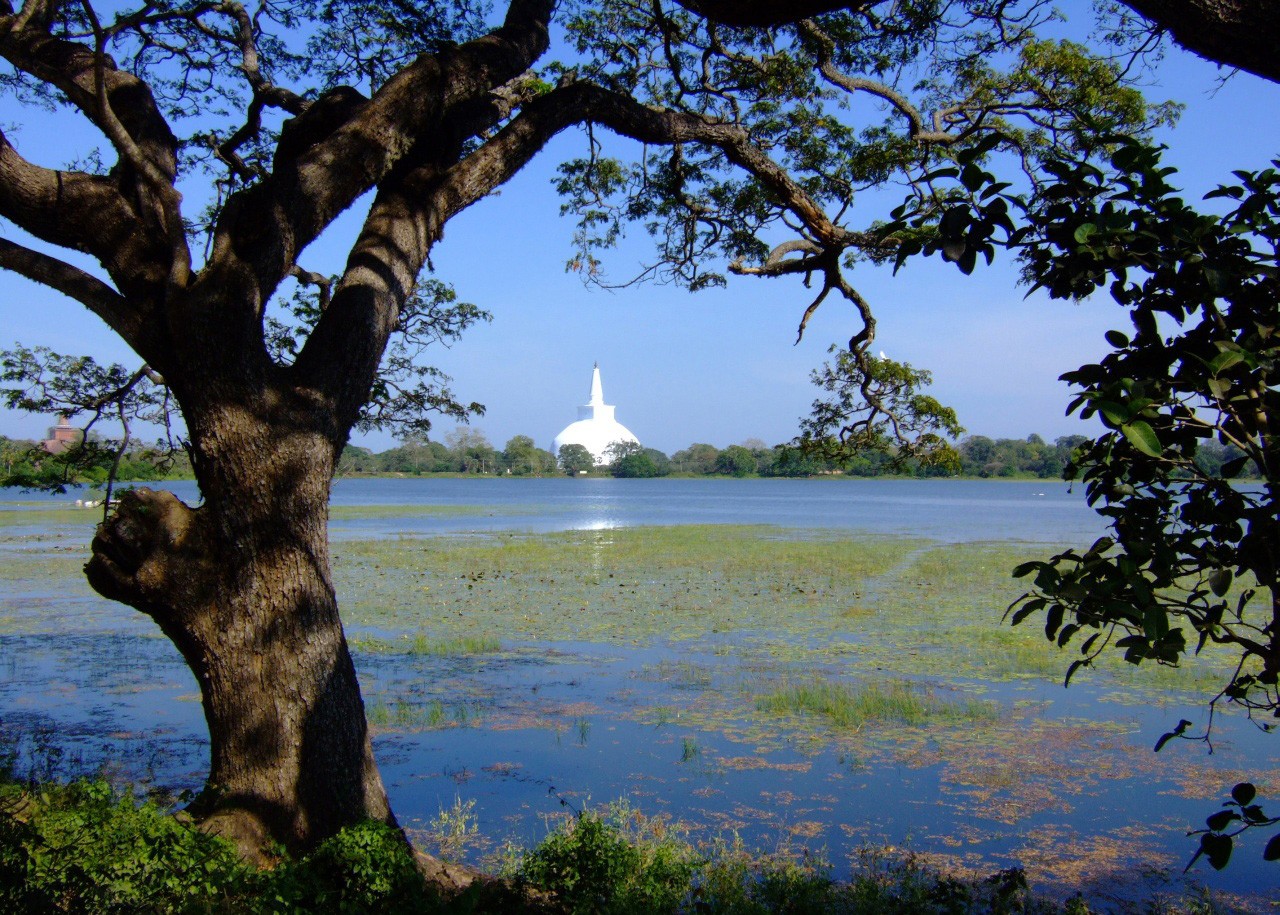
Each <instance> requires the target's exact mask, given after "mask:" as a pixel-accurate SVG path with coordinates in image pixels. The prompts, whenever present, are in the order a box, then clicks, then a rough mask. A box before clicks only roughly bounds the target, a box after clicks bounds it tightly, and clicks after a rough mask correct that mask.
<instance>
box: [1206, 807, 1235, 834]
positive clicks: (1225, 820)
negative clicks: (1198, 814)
mask: <svg viewBox="0 0 1280 915" xmlns="http://www.w3.org/2000/svg"><path fill="white" fill-rule="evenodd" d="M1238 819H1240V814H1238V813H1236V812H1235V811H1234V810H1219V811H1218V812H1217V813H1214V814H1210V816H1209V817H1207V818H1206V819H1205V821H1204V822H1205V825H1206V826H1208V827H1209V828H1210V829H1212V830H1213V831H1214V832H1222V830H1224V829H1226V828H1227V827H1228V826H1230V825H1231V824H1232V823H1234V822H1235V821H1236V820H1238Z"/></svg>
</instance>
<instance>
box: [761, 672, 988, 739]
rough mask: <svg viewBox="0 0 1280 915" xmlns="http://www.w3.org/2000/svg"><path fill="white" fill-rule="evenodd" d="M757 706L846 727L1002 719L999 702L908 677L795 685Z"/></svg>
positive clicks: (770, 696)
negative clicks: (950, 695) (942, 690)
mask: <svg viewBox="0 0 1280 915" xmlns="http://www.w3.org/2000/svg"><path fill="white" fill-rule="evenodd" d="M756 708H757V709H758V710H760V711H762V712H768V713H770V714H775V715H779V714H791V715H804V714H807V715H820V716H822V717H823V718H825V719H826V720H827V721H828V722H829V723H830V724H831V725H832V726H833V727H835V728H840V729H857V728H860V727H862V726H863V725H866V724H872V723H886V722H889V723H898V724H905V725H911V726H924V725H928V724H932V723H936V722H945V723H957V722H986V721H994V720H995V719H996V718H997V717H999V711H998V707H997V706H996V704H995V703H993V702H986V701H980V700H975V699H956V700H951V699H945V698H943V697H941V696H939V695H938V694H937V691H936V690H935V689H934V688H933V687H931V686H929V685H926V684H920V683H913V682H911V681H907V680H891V681H889V682H887V683H883V684H880V683H865V684H861V685H854V684H849V683H841V682H838V681H832V680H812V681H809V682H805V683H790V684H787V685H785V686H783V687H782V688H781V689H778V690H776V691H774V692H772V693H769V694H768V695H765V696H761V697H760V698H758V699H757V700H756Z"/></svg>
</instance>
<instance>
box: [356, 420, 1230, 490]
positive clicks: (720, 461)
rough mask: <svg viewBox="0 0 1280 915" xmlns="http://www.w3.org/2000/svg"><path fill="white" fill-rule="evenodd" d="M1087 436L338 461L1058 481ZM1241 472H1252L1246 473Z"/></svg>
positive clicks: (510, 451) (528, 448)
mask: <svg viewBox="0 0 1280 915" xmlns="http://www.w3.org/2000/svg"><path fill="white" fill-rule="evenodd" d="M1087 441H1088V439H1087V438H1086V437H1085V436H1083V435H1067V436H1062V437H1060V438H1057V439H1055V440H1054V441H1053V442H1052V443H1050V442H1046V441H1045V440H1044V439H1043V438H1042V437H1041V436H1039V435H1034V434H1033V435H1029V436H1027V437H1026V438H989V437H987V436H985V435H973V436H969V437H967V438H965V439H963V440H962V441H961V442H960V443H959V444H958V445H957V446H956V451H957V453H958V455H959V459H960V464H959V468H958V469H954V468H947V467H942V466H937V465H925V464H919V463H908V465H907V466H906V467H905V468H895V467H894V466H893V464H892V459H891V455H890V454H888V453H882V452H876V451H868V452H864V453H861V454H856V455H853V456H850V457H846V458H844V459H839V460H837V459H825V458H823V457H821V456H819V455H815V454H811V453H808V452H806V451H805V450H804V449H801V448H798V447H796V446H795V445H792V444H783V445H773V446H770V445H767V444H766V443H765V442H763V441H761V440H760V439H747V440H746V441H744V442H742V443H741V444H737V445H729V446H728V447H725V448H717V447H716V446H715V445H710V444H707V443H705V442H695V443H693V444H691V445H689V446H688V447H687V448H682V449H680V450H679V451H676V452H675V453H674V454H670V455H668V454H665V453H664V452H662V451H659V450H658V449H656V448H645V447H643V446H641V445H637V444H635V443H633V442H618V443H616V444H615V445H614V446H612V447H611V449H610V452H609V455H608V461H607V463H605V464H603V465H599V466H597V465H596V464H595V461H594V460H593V459H592V457H591V453H590V452H589V451H587V450H586V449H585V448H583V447H582V446H580V445H566V446H564V447H563V448H562V449H561V453H560V454H559V455H554V454H552V453H551V452H550V451H548V450H546V449H544V448H539V447H538V446H537V445H535V444H534V441H533V439H532V438H531V437H530V436H527V435H516V436H514V437H512V438H511V439H510V440H509V441H508V442H507V444H506V446H505V447H503V448H502V449H498V448H496V447H495V446H494V445H493V444H491V443H490V442H489V440H488V438H487V437H486V436H485V434H484V433H483V432H481V431H479V430H477V429H469V428H459V429H456V430H454V431H453V432H451V433H449V434H448V435H447V436H446V437H445V440H444V441H443V442H440V441H428V440H426V439H425V438H411V439H408V440H406V441H404V442H403V443H401V444H400V445H398V446H397V447H395V448H392V449H390V450H388V451H383V452H380V453H375V452H373V451H372V450H370V449H368V448H362V447H359V446H355V445H348V446H347V448H346V450H345V451H344V452H343V455H342V460H341V462H340V463H339V466H338V472H339V473H341V474H381V473H402V474H429V473H475V474H503V475H511V476H555V475H558V474H569V475H571V476H572V475H576V474H579V473H589V472H595V473H606V474H611V475H612V476H615V477H626V478H643V477H665V476H670V475H672V474H675V475H679V476H732V477H749V476H760V477H811V476H837V475H844V476H852V477H880V476H895V475H907V476H914V477H921V478H923V477H941V476H962V477H980V478H992V479H994V478H1004V479H1008V478H1029V477H1030V478H1036V479H1042V480H1056V479H1061V478H1062V474H1063V470H1064V469H1065V468H1066V466H1067V463H1068V462H1069V461H1070V460H1071V454H1072V452H1073V451H1074V450H1075V449H1076V448H1077V447H1079V446H1080V445H1082V444H1084V443H1085V442H1087ZM1237 452H1238V449H1235V448H1233V447H1232V446H1230V445H1222V444H1220V443H1218V442H1216V441H1213V440H1209V441H1205V442H1203V443H1202V444H1201V446H1200V449H1199V452H1198V454H1197V457H1196V460H1197V462H1198V463H1199V464H1200V466H1201V467H1202V468H1204V470H1205V472H1206V473H1209V474H1211V475H1217V474H1219V473H1220V471H1221V468H1222V466H1223V465H1224V464H1229V463H1230V462H1231V461H1233V460H1234V459H1236V458H1238V457H1239V456H1240V455H1239V454H1238V453H1237ZM1244 475H1246V476H1252V475H1253V474H1251V473H1249V472H1248V471H1247V470H1246V472H1245V474H1244Z"/></svg>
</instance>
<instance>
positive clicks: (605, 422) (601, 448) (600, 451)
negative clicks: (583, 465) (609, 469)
mask: <svg viewBox="0 0 1280 915" xmlns="http://www.w3.org/2000/svg"><path fill="white" fill-rule="evenodd" d="M613 411H614V408H613V407H611V406H610V405H609V404H607V403H605V402H604V389H603V388H602V387H601V386H600V363H598V362H597V363H596V364H595V368H594V369H592V371H591V400H589V401H588V402H587V403H585V404H583V405H582V406H580V407H578V421H577V422H576V423H570V424H569V425H567V426H565V428H564V431H562V432H561V433H560V434H559V435H557V436H556V437H555V441H553V442H552V443H551V453H552V454H554V455H557V456H558V455H559V454H560V446H562V445H582V446H583V447H584V448H586V449H587V450H588V451H590V452H591V456H592V457H594V458H595V459H596V463H597V464H604V463H606V462H607V461H608V460H609V455H608V454H606V450H607V449H608V447H609V446H610V445H612V444H613V443H614V442H635V443H636V444H637V445H638V444H640V440H639V439H637V438H636V437H635V436H634V435H632V434H631V430H630V429H628V428H627V427H626V426H624V425H622V423H620V422H618V421H617V420H616V419H614V418H613Z"/></svg>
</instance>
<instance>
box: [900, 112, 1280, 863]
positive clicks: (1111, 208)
mask: <svg viewBox="0 0 1280 915" xmlns="http://www.w3.org/2000/svg"><path fill="white" fill-rule="evenodd" d="M1100 139H1103V140H1105V142H1106V144H1107V147H1106V148H1107V149H1108V151H1109V156H1108V162H1107V164H1106V165H1098V164H1094V163H1092V162H1089V161H1081V160H1074V159H1070V158H1067V157H1065V156H1059V157H1056V158H1050V159H1048V160H1046V161H1045V162H1044V163H1043V167H1044V169H1045V171H1046V172H1047V173H1048V174H1049V175H1050V176H1051V179H1050V180H1047V181H1046V182H1045V183H1044V184H1042V185H1041V186H1040V187H1039V188H1038V190H1037V194H1036V196H1035V197H1034V198H1033V199H1032V200H1031V201H1030V202H1028V201H1025V200H1022V199H1020V198H1016V197H1013V196H1009V195H1007V194H1006V193H1005V187H1006V186H1004V185H999V184H997V183H996V182H995V180H994V178H993V177H991V176H990V175H988V174H982V175H978V176H977V177H976V179H975V181H973V182H965V181H964V175H963V172H961V173H960V174H959V179H960V180H961V182H962V183H964V185H965V190H966V191H967V192H968V193H969V194H970V195H971V197H970V199H969V200H968V201H967V202H966V203H964V204H957V206H959V207H962V208H963V209H964V211H965V215H964V217H963V219H964V220H967V221H973V220H981V219H985V218H987V217H988V216H990V213H991V210H992V208H993V207H997V208H998V210H999V214H1003V216H1004V217H1006V218H1002V219H1001V220H996V222H995V223H993V225H994V226H995V227H996V228H998V229H999V230H1000V232H1002V233H1003V237H1002V239H1001V241H1000V244H1003V245H1007V246H1008V247H1010V248H1012V249H1014V250H1017V251H1018V253H1019V256H1020V257H1021V259H1022V261H1023V263H1024V278H1025V280H1026V281H1027V282H1028V283H1029V284H1031V285H1032V286H1033V288H1043V289H1046V290H1047V291H1048V293H1049V295H1050V296H1051V297H1053V298H1055V299H1078V298H1081V297H1084V296H1088V295H1091V294H1094V293H1095V292H1101V291H1103V290H1105V291H1106V292H1107V293H1109V294H1110V296H1111V298H1112V299H1113V300H1114V301H1115V303H1116V304H1117V305H1119V306H1120V307H1121V308H1123V309H1124V310H1125V311H1126V312H1127V316H1128V319H1129V324H1130V329H1129V330H1128V331H1121V330H1112V331H1109V332H1108V333H1107V334H1106V342H1107V344H1108V346H1109V347H1110V352H1108V353H1107V354H1106V355H1105V356H1104V357H1103V358H1102V359H1101V360H1099V361H1098V362H1097V363H1095V364H1090V365H1084V366H1081V367H1080V368H1079V369H1077V370H1075V371H1072V372H1068V373H1067V374H1065V375H1063V376H1062V377H1063V380H1065V381H1068V382H1070V383H1071V384H1072V386H1073V387H1074V389H1075V391H1076V395H1075V398H1074V400H1072V402H1071V404H1070V406H1069V407H1068V412H1073V413H1078V414H1079V415H1080V416H1081V418H1084V419H1089V418H1097V419H1098V420H1099V421H1100V422H1101V423H1102V425H1103V426H1104V427H1105V430H1106V431H1105V432H1104V433H1103V434H1102V435H1100V436H1098V437H1096V438H1094V439H1091V440H1084V441H1081V442H1080V443H1079V444H1078V445H1077V446H1076V447H1075V448H1074V450H1073V451H1072V454H1071V457H1070V460H1069V461H1068V462H1067V464H1066V467H1065V468H1064V475H1065V476H1066V478H1067V479H1069V480H1080V481H1083V483H1084V485H1085V492H1086V496H1087V499H1088V502H1089V504H1090V505H1091V506H1094V507H1095V508H1096V510H1097V511H1098V513H1099V514H1100V515H1102V516H1104V517H1105V518H1107V519H1108V521H1109V524H1110V528H1111V530H1110V535H1109V536H1107V537H1103V538H1101V539H1099V540H1098V541H1097V542H1096V543H1094V544H1093V545H1092V546H1091V547H1090V548H1088V549H1087V550H1067V551H1065V552H1062V553H1059V554H1058V555H1056V556H1053V557H1051V558H1050V559H1048V560H1043V561H1041V560H1036V561H1031V562H1026V563H1023V564H1022V565H1020V566H1019V567H1018V568H1017V569H1015V570H1014V575H1015V576H1016V577H1019V578H1026V579H1028V580H1029V581H1030V582H1031V589H1030V590H1029V591H1028V592H1027V593H1026V594H1025V595H1023V596H1022V597H1021V598H1020V599H1019V600H1017V601H1015V602H1014V603H1013V605H1011V606H1010V607H1009V611H1008V618H1009V620H1010V622H1011V623H1012V624H1014V625H1017V624H1019V623H1021V622H1023V621H1024V620H1027V619H1029V618H1031V617H1032V616H1039V615H1040V614H1043V621H1044V633H1045V636H1046V637H1047V638H1048V639H1049V640H1051V641H1053V642H1055V643H1056V644H1057V645H1058V646H1059V647H1063V648H1065V647H1067V646H1068V645H1074V646H1078V650H1079V656H1078V657H1077V659H1076V660H1075V661H1073V662H1072V663H1071V664H1070V666H1069V667H1068V668H1067V673H1066V679H1067V681H1068V682H1069V681H1070V680H1071V677H1072V675H1074V674H1075V673H1076V672H1077V671H1078V670H1079V669H1080V668H1082V667H1088V666H1089V665H1090V664H1092V663H1093V661H1094V660H1095V659H1096V658H1097V657H1098V656H1099V655H1101V654H1102V653H1103V652H1104V651H1107V650H1109V649H1110V650H1115V651H1119V652H1121V653H1122V654H1123V656H1124V658H1125V660H1127V661H1129V662H1130V663H1132V664H1135V665H1137V664H1142V663H1144V662H1146V663H1155V664H1168V665H1175V664H1178V663H1179V661H1180V660H1181V659H1182V658H1183V657H1184V656H1185V655H1186V654H1187V653H1189V652H1197V653H1198V652H1199V651H1200V650H1202V649H1203V648H1204V647H1205V646H1206V645H1207V644H1210V643H1214V644H1216V645H1217V646H1220V648H1221V649H1222V650H1225V651H1230V652H1233V653H1234V654H1235V656H1236V658H1237V659H1238V661H1237V664H1236V665H1235V667H1234V670H1233V673H1232V674H1231V675H1230V677H1229V678H1228V680H1227V682H1226V683H1225V684H1224V685H1223V687H1222V689H1221V691H1220V692H1218V693H1217V695H1215V696H1213V697H1212V698H1211V700H1210V705H1211V706H1213V705H1215V704H1216V703H1218V702H1219V701H1220V700H1226V701H1227V702H1231V703H1235V704H1237V705H1239V706H1243V707H1244V708H1245V709H1246V710H1247V711H1248V713H1249V714H1250V715H1251V716H1254V717H1255V720H1257V721H1258V722H1259V724H1260V725H1261V726H1262V727H1263V728H1265V729H1271V728H1272V727H1274V721H1275V719H1276V718H1277V717H1280V517H1278V516H1280V503H1278V502H1277V500H1278V499H1280V436H1278V435H1277V423H1278V422H1280V390H1278V389H1277V380H1276V367H1277V361H1278V360H1280V336H1277V333H1276V330H1277V325H1278V324H1280V320H1278V319H1280V305H1278V303H1280V261H1278V260H1277V251H1280V170H1278V169H1277V168H1269V169H1265V170H1263V171H1260V172H1256V173H1255V172H1245V171H1237V172H1235V173H1234V175H1235V177H1236V179H1237V181H1238V182H1239V183H1238V184H1234V185H1230V186H1226V187H1220V188H1218V189H1217V190H1215V191H1213V192H1211V193H1210V194H1208V195H1207V198H1206V199H1213V200H1220V201H1223V202H1225V204H1226V205H1227V207H1228V211H1227V212H1226V213H1225V214H1224V215H1218V214H1214V213H1207V212H1201V211H1199V210H1198V209H1196V208H1194V207H1192V206H1191V205H1189V204H1188V203H1187V202H1186V201H1184V200H1183V199H1182V197H1181V196H1180V195H1179V192H1178V190H1177V189H1176V188H1175V187H1174V186H1173V185H1172V184H1171V183H1170V180H1171V177H1172V175H1173V173H1174V170H1173V169H1172V168H1169V167H1166V166H1164V165H1163V164H1162V162H1161V150H1160V149H1158V148H1153V147H1151V146H1149V145H1145V144H1144V143H1142V142H1140V141H1138V140H1134V139H1131V138H1129V137H1125V136H1117V135H1109V136H1104V137H1101V138H1100ZM1273 164H1276V163H1273ZM953 171H954V170H953ZM952 177H956V176H955V175H953V176H952ZM1215 205H1217V206H1220V205H1221V204H1215ZM1013 210H1017V211H1019V213H1020V218H1021V219H1022V224H1021V225H1019V226H1017V227H1014V225H1013V223H1012V221H1011V220H1010V219H1008V218H1007V215H1008V214H1009V213H1010V212H1012V211H1013ZM908 211H912V204H911V202H909V203H908V204H907V205H904V208H903V209H901V210H900V211H899V213H898V214H897V215H898V216H899V217H902V216H904V215H905V214H906V213H907V212H908ZM914 212H916V213H917V214H920V213H921V210H920V209H919V208H917V209H915V210H914ZM984 214H986V215H984ZM948 215H950V213H948ZM958 218H959V217H953V218H952V221H953V222H954V221H955V220H956V219H958ZM927 223H928V218H927V216H922V215H916V216H915V217H914V218H913V219H910V220H904V221H902V222H900V223H898V224H897V226H895V229H902V228H903V227H904V226H909V227H911V228H912V229H913V230H918V231H919V232H920V233H921V234H920V237H927V238H929V239H930V240H929V241H927V242H925V243H923V244H916V243H914V242H913V243H912V244H911V245H909V246H904V248H903V249H902V250H901V252H900V258H899V262H900V263H901V261H902V260H903V259H905V258H906V257H909V256H910V255H911V254H912V253H915V252H920V251H923V252H924V253H930V252H932V251H939V250H941V252H942V253H943V255H944V257H946V258H947V259H949V260H950V259H952V258H951V257H949V256H948V255H947V251H946V249H945V246H943V245H942V244H941V243H940V242H939V241H938V239H940V238H941V237H942V236H944V235H946V231H947V229H946V217H945V216H944V217H943V220H942V222H941V223H940V224H939V225H938V226H936V227H934V228H933V229H932V230H929V229H928V228H927ZM931 231H932V234H930V232H931ZM995 238H996V233H995V230H994V229H993V230H992V231H991V233H988V234H987V235H985V236H984V238H983V244H988V245H990V244H994V243H995V242H994V239H995ZM965 245H967V246H968V247H967V248H966V250H971V249H972V247H973V246H972V242H971V241H966V242H965ZM984 253H989V252H987V251H986V249H984ZM961 266H962V267H963V266H964V264H961ZM1246 470H1247V471H1248V472H1252V473H1257V474H1258V476H1260V477H1261V485H1258V486H1243V487H1242V486H1236V485H1233V484H1232V480H1233V479H1234V478H1236V477H1238V476H1239V475H1240V474H1242V473H1244V472H1246ZM1211 720H1212V719H1211ZM1187 726H1188V725H1187V723H1186V722H1180V723H1179V725H1178V726H1177V727H1176V728H1174V729H1173V730H1172V731H1171V732H1169V733H1168V734H1166V735H1165V736H1164V737H1162V738H1161V739H1160V741H1159V742H1158V743H1157V745H1156V749H1157V750H1159V749H1160V748H1161V747H1162V746H1164V745H1165V743H1167V742H1168V741H1169V740H1171V739H1173V738H1175V737H1178V738H1186V739H1198V740H1205V741H1208V740H1209V738H1210V736H1211V735H1210V733H1209V732H1207V731H1206V732H1205V733H1203V734H1188V733H1186V730H1187ZM1233 803H1235V806H1236V807H1237V808H1240V811H1239V812H1238V815H1235V818H1234V819H1233V818H1232V816H1233V815H1232V814H1231V812H1230V811H1226V812H1219V813H1217V814H1215V815H1214V816H1213V817H1210V818H1209V822H1208V826H1209V828H1208V829H1207V830H1202V831H1201V833H1200V835H1201V846H1200V849H1199V851H1198V852H1197V854H1196V856H1195V859H1199V858H1200V857H1201V856H1203V857H1205V858H1206V859H1207V860H1208V861H1209V863H1210V864H1211V865H1212V866H1214V867H1222V866H1225V865H1226V863H1227V862H1228V861H1229V859H1230V856H1231V848H1232V835H1234V834H1238V831H1239V830H1237V833H1229V832H1228V831H1227V830H1229V829H1230V828H1233V824H1234V825H1235V826H1239V827H1240V829H1248V828H1251V827H1254V826H1263V825H1271V824H1272V823H1273V822H1274V821H1272V820H1270V819H1269V818H1266V817H1264V816H1262V814H1261V811H1259V810H1257V809H1256V808H1250V809H1251V810H1253V811H1254V814H1255V815H1254V816H1252V817H1250V816H1246V815H1245V814H1244V812H1243V810H1244V809H1245V807H1248V805H1244V806H1242V805H1241V803H1240V802H1233ZM1275 845H1276V840H1274V839H1273V840H1272V844H1271V845H1268V849H1267V850H1268V853H1270V852H1271V851H1272V850H1273V846H1275ZM1274 850H1275V851H1276V852H1277V854H1278V855H1280V847H1277V848H1275V849H1274ZM1193 860H1194V859H1193Z"/></svg>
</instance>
